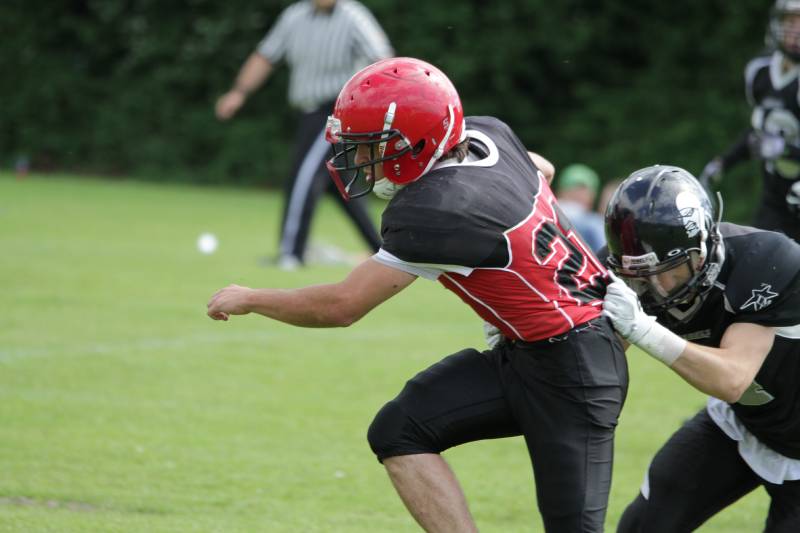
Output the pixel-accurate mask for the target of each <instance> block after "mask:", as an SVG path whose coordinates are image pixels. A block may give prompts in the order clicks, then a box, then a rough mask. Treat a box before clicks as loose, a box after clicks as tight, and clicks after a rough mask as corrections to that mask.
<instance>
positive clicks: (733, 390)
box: [716, 375, 751, 403]
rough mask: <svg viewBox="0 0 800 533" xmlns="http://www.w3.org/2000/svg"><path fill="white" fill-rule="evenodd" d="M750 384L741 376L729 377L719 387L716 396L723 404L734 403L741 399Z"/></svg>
mask: <svg viewBox="0 0 800 533" xmlns="http://www.w3.org/2000/svg"><path fill="white" fill-rule="evenodd" d="M750 383H751V380H748V379H745V378H744V377H743V376H741V375H734V376H731V377H730V378H729V379H727V380H726V381H725V383H724V384H723V385H722V386H721V387H720V391H719V394H718V395H716V396H717V397H718V398H719V399H720V400H722V401H724V402H728V403H736V402H738V401H739V400H740V399H741V398H742V396H743V395H744V393H745V391H746V390H747V388H748V387H749V386H750Z"/></svg>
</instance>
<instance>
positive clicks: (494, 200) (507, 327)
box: [208, 58, 627, 533]
mask: <svg viewBox="0 0 800 533" xmlns="http://www.w3.org/2000/svg"><path fill="white" fill-rule="evenodd" d="M328 137H329V139H330V140H331V142H332V143H335V146H340V147H341V148H342V151H341V152H336V153H335V155H334V157H333V158H332V159H331V161H330V162H329V169H330V171H331V174H332V177H333V179H334V181H335V182H336V183H337V185H338V186H339V187H340V190H341V192H342V194H343V196H345V197H346V198H349V197H352V196H356V195H359V194H366V193H368V192H369V191H370V190H374V191H375V192H377V193H378V194H379V195H380V196H382V197H384V198H391V201H390V202H389V204H388V206H387V207H386V210H385V212H384V214H383V221H382V231H381V233H382V237H383V246H382V248H381V250H380V251H379V252H378V253H377V254H376V255H375V256H373V257H372V258H371V259H369V260H367V261H365V262H364V263H363V264H361V265H359V266H358V267H356V268H355V269H354V270H353V272H352V273H351V274H350V275H349V276H348V277H347V278H346V279H345V280H344V281H342V282H340V283H335V284H331V285H318V286H312V287H306V288H302V289H295V290H275V289H259V290H253V289H248V288H246V287H238V286H230V287H227V288H225V289H222V290H221V291H219V292H217V293H216V294H215V295H214V296H213V298H212V299H211V301H210V302H209V305H208V314H209V316H211V317H212V318H214V319H217V320H227V319H228V317H229V315H231V314H245V313H248V312H257V313H260V314H262V315H265V316H267V317H269V318H273V319H276V320H281V321H283V322H288V323H290V324H295V325H299V326H307V327H326V326H347V325H350V324H352V323H353V322H355V321H357V320H358V319H359V318H361V317H362V316H363V315H364V314H366V313H367V312H369V311H370V310H371V309H372V308H374V307H375V306H376V305H378V304H380V303H382V302H383V301H385V300H386V299H388V298H390V297H392V296H394V295H395V294H397V293H398V292H400V291H401V290H402V289H404V288H405V287H407V286H408V285H410V284H411V283H412V282H413V281H414V280H415V279H416V278H417V277H419V276H422V277H425V278H429V279H436V280H438V281H440V282H441V283H442V284H443V285H444V286H445V287H446V288H447V289H449V290H451V291H453V292H455V293H456V294H458V295H459V296H460V297H461V298H462V299H463V300H464V301H465V302H466V303H467V304H468V305H470V306H471V307H472V308H473V309H474V310H475V311H476V312H477V313H478V314H479V315H480V316H481V317H482V318H483V319H484V320H486V321H487V322H489V323H490V324H492V326H494V327H495V328H497V329H498V330H500V331H501V332H502V335H503V337H504V341H503V342H500V343H498V344H497V345H496V346H495V347H494V348H493V349H491V350H489V351H485V352H480V351H478V350H475V349H465V350H462V351H460V352H458V353H456V354H453V355H451V356H449V357H446V358H445V359H443V360H442V361H440V362H439V363H437V364H435V365H433V366H432V367H431V368H429V369H427V370H424V371H422V372H420V373H419V374H418V375H416V376H415V377H413V378H412V379H411V380H409V381H408V383H407V384H406V386H405V387H404V388H403V390H402V391H401V392H400V394H399V395H398V396H397V397H396V398H395V399H393V400H391V401H390V402H388V403H387V404H386V405H385V406H384V407H383V408H382V409H381V410H380V412H379V413H378V414H377V416H376V417H375V420H374V421H373V423H372V425H371V426H370V429H369V432H368V439H369V443H370V446H371V447H372V449H373V451H374V452H375V454H376V455H377V457H378V459H379V460H380V461H381V462H382V463H383V464H384V466H385V467H386V470H387V472H388V474H389V476H390V478H391V480H392V483H393V484H394V486H395V488H396V489H397V491H398V493H399V494H400V496H401V498H402V499H403V502H404V503H405V504H406V506H407V507H408V509H409V511H410V512H411V513H412V515H413V516H414V518H415V519H416V520H417V521H418V522H419V524H420V525H421V526H422V527H423V528H425V529H426V530H428V531H459V532H468V531H475V530H476V527H475V524H474V522H473V520H472V517H471V516H470V513H469V510H468V507H467V504H466V501H465V498H464V495H463V493H462V491H461V488H460V486H459V484H458V482H457V481H456V478H455V476H454V475H453V472H452V471H451V470H450V468H449V466H448V465H447V463H446V462H445V461H444V459H442V457H441V456H440V455H439V454H440V452H442V451H444V450H446V449H448V448H450V447H453V446H457V445H459V444H463V443H466V442H471V441H476V440H481V439H489V438H499V437H508V436H516V435H523V436H524V437H525V439H526V443H527V446H528V449H529V453H530V456H531V459H532V461H533V465H534V474H535V477H536V488H537V497H538V503H539V508H540V510H541V513H542V517H543V520H544V523H545V528H546V529H547V530H548V531H554V532H558V533H566V532H573V531H574V532H579V531H580V532H589V531H601V530H602V528H603V521H604V517H605V510H606V504H607V500H608V493H609V488H610V484H611V471H612V468H611V467H612V459H613V438H614V429H615V427H616V424H617V417H618V416H619V412H620V410H621V408H622V403H623V400H624V397H625V393H626V390H627V366H626V361H625V357H624V354H623V352H622V347H621V344H620V343H619V341H618V340H617V338H616V336H615V335H614V333H613V328H612V327H611V325H610V323H609V322H608V320H607V319H605V318H603V317H602V316H601V309H600V306H601V304H602V295H603V293H604V288H605V281H604V279H603V278H604V276H605V274H606V272H605V270H604V269H603V267H602V265H601V264H600V263H599V261H598V260H597V259H596V257H594V256H593V255H592V254H591V252H590V251H589V250H588V249H587V248H586V246H585V244H584V243H583V242H582V241H581V240H580V238H578V237H577V235H576V234H575V232H574V231H573V230H572V228H571V226H570V223H569V221H568V220H567V219H566V218H564V217H563V216H561V214H560V212H559V209H558V205H557V204H556V202H555V197H554V196H553V193H552V192H551V191H550V189H549V187H548V180H549V179H550V178H552V174H553V168H552V165H550V164H549V163H548V162H547V161H546V160H545V159H543V158H541V157H540V156H537V155H536V154H529V153H528V152H527V151H526V150H525V148H524V147H523V146H522V144H521V143H520V141H519V139H517V137H516V136H515V135H514V133H513V132H512V131H511V130H510V129H509V128H508V126H506V125H505V124H504V123H502V122H500V121H499V120H497V119H495V118H491V117H469V118H467V119H466V120H465V119H464V117H463V111H462V109H461V102H460V100H459V98H458V93H457V92H456V90H455V88H454V87H453V86H452V84H451V83H450V81H449V80H448V79H447V77H446V76H445V75H444V74H442V73H441V72H440V71H439V70H438V69H436V68H435V67H433V66H432V65H430V64H427V63H425V62H422V61H419V60H415V59H410V58H396V59H389V60H385V61H381V62H378V63H376V64H374V65H372V66H370V67H367V68H366V69H364V70H362V71H361V72H359V73H358V74H356V75H355V76H354V77H353V78H352V79H351V80H350V81H349V82H348V83H347V85H345V87H344V89H342V92H341V94H340V95H339V99H338V100H337V104H336V107H335V109H334V115H333V116H331V118H330V119H329V124H328Z"/></svg>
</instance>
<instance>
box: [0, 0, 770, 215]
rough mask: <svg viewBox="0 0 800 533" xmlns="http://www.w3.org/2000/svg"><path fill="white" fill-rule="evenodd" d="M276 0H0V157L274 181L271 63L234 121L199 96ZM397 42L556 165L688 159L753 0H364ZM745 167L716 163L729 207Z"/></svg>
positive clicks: (721, 112) (753, 11)
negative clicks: (726, 171) (411, 0)
mask: <svg viewBox="0 0 800 533" xmlns="http://www.w3.org/2000/svg"><path fill="white" fill-rule="evenodd" d="M289 3H290V0H281V1H278V0H262V1H253V0H226V1H224V2H223V1H221V0H170V1H168V2H164V1H156V0H35V1H30V0H5V1H4V2H2V3H0V31H2V35H3V38H2V39H0V64H2V72H3V82H2V83H0V98H2V106H0V157H2V163H3V166H6V167H8V166H11V165H12V164H13V162H14V161H15V160H17V159H19V158H29V160H30V163H31V165H32V167H33V168H34V169H39V170H76V171H82V172H92V173H98V174H104V175H136V176H140V177H147V178H149V179H158V180H186V181H193V182H201V183H228V184H241V185H269V186H273V185H278V184H279V183H280V182H281V181H282V180H283V179H284V177H285V174H286V172H287V168H288V165H289V156H290V153H291V141H292V136H293V132H294V127H293V116H294V115H293V112H292V110H291V109H289V108H288V107H287V104H286V81H287V78H288V76H287V72H286V69H285V68H282V69H280V70H279V71H278V72H277V73H276V75H275V76H273V78H272V79H271V80H270V82H269V83H268V84H267V85H266V86H265V87H264V88H262V90H260V91H259V92H258V93H256V94H255V95H254V96H253V97H252V98H251V100H250V101H249V102H248V104H247V105H246V107H245V108H244V109H243V110H242V111H241V112H240V114H239V116H237V117H236V118H235V119H234V120H232V121H231V122H228V123H219V122H217V121H216V120H215V118H214V116H213V104H214V101H215V99H216V98H217V97H218V96H219V95H220V94H221V93H222V92H223V91H224V90H226V89H227V88H228V87H229V86H230V84H231V82H232V80H233V78H234V76H235V75H236V72H237V71H238V69H239V66H240V65H241V63H242V61H243V60H244V59H245V58H246V57H247V55H248V54H249V53H250V52H251V51H252V50H253V48H254V47H255V45H256V43H257V42H258V41H259V40H260V39H261V38H262V36H263V35H264V33H265V32H266V31H267V29H268V28H269V27H270V25H271V24H272V22H274V20H275V19H276V17H277V15H278V14H279V12H280V11H281V10H282V9H283V8H284V7H286V6H287V5H288V4H289ZM364 3H365V4H366V5H367V6H368V7H369V8H370V9H371V10H372V11H373V13H374V14H375V15H376V17H377V18H378V19H379V21H380V22H381V24H382V25H383V26H384V28H385V29H386V31H387V33H388V34H389V36H390V38H391V40H392V43H393V45H394V47H395V49H396V51H397V53H398V55H409V56H415V57H420V58H423V59H426V60H428V61H431V62H432V63H434V64H436V65H438V66H439V67H441V68H442V69H443V70H444V71H445V72H447V73H448V74H449V75H450V77H451V78H452V80H453V81H454V83H455V84H456V86H457V87H458V88H459V90H460V92H461V95H462V99H463V101H464V107H465V110H466V112H467V113H468V114H492V115H495V116H498V117H500V118H502V119H503V120H505V121H506V122H508V123H509V124H510V125H511V126H512V127H513V128H514V129H515V130H516V131H517V133H518V134H519V136H520V137H521V138H522V140H523V142H525V144H526V145H528V146H529V147H530V148H531V149H533V150H536V151H539V152H541V153H542V154H544V155H545V156H547V157H548V158H550V159H551V160H552V161H553V162H554V163H556V165H557V166H564V165H566V164H568V163H570V162H575V161H581V162H584V163H587V164H589V165H591V166H593V167H595V168H596V169H597V170H598V171H599V172H600V173H601V175H602V176H603V178H604V179H606V180H608V179H611V178H618V177H624V176H625V175H627V174H628V173H629V172H630V171H632V170H634V169H636V168H639V167H641V166H645V165H649V164H653V163H657V162H660V163H672V164H677V165H681V166H685V167H686V168H688V169H689V170H692V171H694V172H699V171H700V169H701V168H702V166H703V164H704V163H705V162H706V161H707V160H708V159H710V158H711V157H712V156H714V155H715V154H717V153H718V152H720V151H722V150H724V149H725V148H726V147H727V146H728V144H730V143H731V142H733V140H734V139H735V138H736V137H737V136H738V134H739V132H740V131H741V130H742V129H743V128H744V127H745V126H746V125H747V123H748V120H749V118H748V109H747V105H746V103H745V101H744V92H743V70H744V65H745V64H746V62H747V60H748V59H749V58H750V57H751V56H753V55H754V54H756V53H758V52H759V51H760V50H761V49H762V47H763V44H764V29H765V27H766V22H767V12H768V8H769V3H768V2H765V1H764V0H738V1H737V2H730V1H727V0H705V1H703V2H696V1H690V0H676V1H673V2H666V1H664V0H626V1H622V0H610V1H606V2H595V1H589V0H583V1H579V0H563V1H559V2H551V1H547V0H501V1H498V2H486V1H483V0H462V1H461V2H427V3H423V4H408V3H405V2H398V1H396V0H364ZM758 188H759V175H758V170H757V167H756V166H755V165H754V164H750V165H749V166H746V167H743V168H742V169H740V170H739V171H737V172H734V173H732V174H731V175H730V176H728V179H727V180H726V182H725V184H724V188H723V192H724V193H726V198H727V205H728V213H729V215H732V218H734V219H737V218H738V219H746V218H747V216H748V215H749V213H750V211H751V210H752V208H753V204H754V201H753V200H752V199H753V198H754V195H755V194H757V191H758Z"/></svg>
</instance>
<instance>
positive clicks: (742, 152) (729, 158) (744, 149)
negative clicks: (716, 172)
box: [722, 128, 753, 171]
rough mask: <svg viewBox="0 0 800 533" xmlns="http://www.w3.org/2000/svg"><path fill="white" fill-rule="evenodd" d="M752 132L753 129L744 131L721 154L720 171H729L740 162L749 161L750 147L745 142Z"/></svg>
mask: <svg viewBox="0 0 800 533" xmlns="http://www.w3.org/2000/svg"><path fill="white" fill-rule="evenodd" d="M752 132H753V128H747V129H746V130H744V132H742V134H741V135H740V136H739V138H738V139H737V140H736V142H735V143H734V144H732V145H731V146H730V147H729V148H728V150H727V151H726V152H725V153H724V154H722V170H724V171H726V170H729V169H731V168H733V167H735V166H736V165H738V164H739V163H741V162H742V161H746V160H748V159H750V145H749V144H748V142H747V140H748V138H749V137H750V134H751V133H752Z"/></svg>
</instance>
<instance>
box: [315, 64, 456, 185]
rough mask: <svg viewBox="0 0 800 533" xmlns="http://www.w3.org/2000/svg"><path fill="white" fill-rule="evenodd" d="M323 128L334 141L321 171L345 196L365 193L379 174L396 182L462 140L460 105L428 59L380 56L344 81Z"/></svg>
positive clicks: (419, 170) (400, 182)
mask: <svg viewBox="0 0 800 533" xmlns="http://www.w3.org/2000/svg"><path fill="white" fill-rule="evenodd" d="M325 135H326V140H327V141H328V142H329V143H331V144H332V146H333V157H331V158H330V160H328V162H327V167H328V171H329V172H330V174H331V178H332V179H333V181H334V183H335V184H336V186H337V188H338V189H339V192H340V193H341V195H342V196H343V197H344V198H345V199H346V200H348V199H350V198H356V197H359V196H363V195H365V194H368V193H369V192H370V191H371V190H372V189H373V187H374V186H375V179H374V178H375V177H376V176H380V175H381V174H382V176H383V178H385V179H386V180H388V181H389V182H391V184H394V185H395V186H403V185H406V184H408V183H411V182H413V181H416V180H417V179H419V178H420V177H421V176H423V175H424V174H425V173H427V172H428V171H429V170H430V169H431V167H432V166H433V164H434V163H435V162H436V161H437V160H438V159H440V158H441V157H442V156H443V155H444V154H446V153H447V152H448V151H449V150H450V149H451V148H453V147H454V146H455V145H456V144H458V143H459V142H460V141H462V140H463V136H464V111H463V109H462V107H461V100H460V99H459V97H458V93H457V92H456V89H455V87H453V84H452V83H451V82H450V80H449V79H448V78H447V76H445V75H444V74H443V73H442V72H441V71H440V70H439V69H437V68H436V67H434V66H433V65H430V64H428V63H426V62H424V61H420V60H418V59H412V58H392V59H385V60H383V61H379V62H377V63H374V64H372V65H370V66H368V67H366V68H364V69H363V70H361V71H360V72H358V73H356V74H355V75H354V76H353V77H352V78H351V79H350V81H348V82H347V84H346V85H345V86H344V88H343V89H342V91H341V92H340V93H339V98H338V99H337V100H336V105H335V107H334V111H333V115H331V116H330V117H328V124H327V127H326V132H325ZM357 152H358V157H356V153H357ZM378 166H380V170H379V172H376V167H378Z"/></svg>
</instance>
